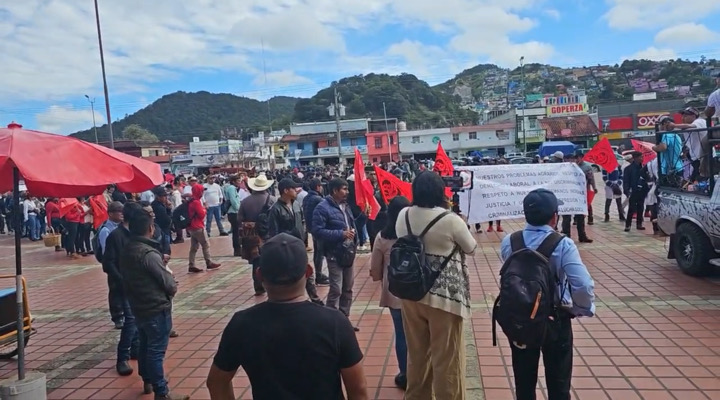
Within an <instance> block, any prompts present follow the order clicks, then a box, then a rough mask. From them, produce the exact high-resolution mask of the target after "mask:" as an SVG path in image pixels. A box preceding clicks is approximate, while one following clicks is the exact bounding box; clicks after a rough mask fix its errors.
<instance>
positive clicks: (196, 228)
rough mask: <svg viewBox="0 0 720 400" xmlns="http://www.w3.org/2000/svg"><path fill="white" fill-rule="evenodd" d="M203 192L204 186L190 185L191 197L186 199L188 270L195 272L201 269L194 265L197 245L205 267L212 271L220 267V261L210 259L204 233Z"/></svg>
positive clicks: (208, 243) (208, 245)
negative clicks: (188, 238)
mask: <svg viewBox="0 0 720 400" xmlns="http://www.w3.org/2000/svg"><path fill="white" fill-rule="evenodd" d="M204 193H205V188H204V187H203V186H202V185H200V184H198V183H196V184H194V185H193V186H192V198H190V200H189V201H188V205H187V209H188V218H189V221H190V223H189V224H188V227H187V232H188V234H190V253H189V254H188V272H189V273H191V274H195V273H198V272H202V271H203V270H202V269H200V268H198V267H196V266H195V255H196V254H197V251H198V247H200V248H202V253H203V258H204V259H205V268H207V270H208V271H212V270H215V269H218V268H220V263H216V262H214V261H213V260H212V256H211V255H210V241H209V240H208V237H207V234H206V233H205V217H206V216H207V211H206V210H205V206H203V204H202V201H201V199H202V198H203V194H204Z"/></svg>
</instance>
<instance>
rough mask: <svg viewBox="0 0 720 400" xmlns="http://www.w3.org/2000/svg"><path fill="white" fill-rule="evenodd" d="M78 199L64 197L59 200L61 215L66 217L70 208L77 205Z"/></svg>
mask: <svg viewBox="0 0 720 400" xmlns="http://www.w3.org/2000/svg"><path fill="white" fill-rule="evenodd" d="M77 205H78V201H77V199H75V198H72V197H69V198H62V199H59V200H58V208H60V216H61V217H64V216H65V214H67V213H68V212H69V211H70V210H72V209H73V208H74V207H77Z"/></svg>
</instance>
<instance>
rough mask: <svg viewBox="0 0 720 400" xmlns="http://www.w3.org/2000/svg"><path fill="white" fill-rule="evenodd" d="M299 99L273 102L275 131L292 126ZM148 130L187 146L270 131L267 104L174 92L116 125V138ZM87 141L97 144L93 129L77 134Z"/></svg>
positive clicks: (104, 133) (103, 132) (104, 135)
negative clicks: (195, 140)
mask: <svg viewBox="0 0 720 400" xmlns="http://www.w3.org/2000/svg"><path fill="white" fill-rule="evenodd" d="M297 101H298V99H297V98H293V97H273V98H272V99H270V116H271V117H272V119H273V127H272V128H273V129H280V128H282V127H283V126H287V125H288V124H289V119H290V117H291V116H292V114H293V110H294V108H295V103H296V102H297ZM132 125H136V126H139V127H142V128H144V129H146V130H147V131H148V132H150V133H151V134H153V135H155V136H156V137H157V138H158V139H160V140H172V141H175V142H178V143H187V142H189V141H191V140H192V137H193V136H197V137H200V139H201V140H206V139H218V138H220V131H221V130H225V129H232V128H235V129H237V130H238V132H240V130H242V131H244V132H257V131H258V130H267V129H268V105H267V102H264V101H258V100H254V99H249V98H246V97H240V96H235V95H232V94H226V93H209V92H204V91H203V92H196V93H186V92H175V93H172V94H168V95H165V96H163V97H161V98H160V99H158V100H156V101H155V102H153V103H152V104H150V105H149V106H147V107H145V108H143V109H141V110H139V111H137V112H135V113H134V114H131V115H126V116H125V117H124V118H122V119H120V120H118V121H116V122H113V134H114V136H115V138H120V137H122V132H123V130H125V128H127V127H128V126H132ZM98 135H99V136H100V141H105V140H107V139H108V138H107V126H105V125H103V126H102V127H98ZM72 136H75V137H79V138H81V139H84V140H95V135H94V133H93V130H92V128H90V129H88V130H85V131H80V132H76V133H74V134H73V135H72Z"/></svg>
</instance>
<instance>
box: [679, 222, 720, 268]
mask: <svg viewBox="0 0 720 400" xmlns="http://www.w3.org/2000/svg"><path fill="white" fill-rule="evenodd" d="M675 236H676V237H675V249H674V250H675V259H676V260H677V264H678V267H680V270H681V271H682V272H683V273H685V274H687V275H690V276H703V275H707V274H708V273H710V271H711V270H712V268H711V266H710V259H711V258H712V257H713V253H714V251H713V248H712V245H711V244H710V240H709V239H708V238H707V236H706V235H705V232H703V231H702V230H701V229H700V228H698V227H697V226H696V225H695V224H693V223H690V222H684V223H681V224H680V225H679V226H678V227H677V229H676V231H675Z"/></svg>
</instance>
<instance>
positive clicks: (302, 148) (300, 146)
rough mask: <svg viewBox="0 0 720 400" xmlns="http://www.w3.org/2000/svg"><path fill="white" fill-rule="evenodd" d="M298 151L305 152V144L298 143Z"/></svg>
mask: <svg viewBox="0 0 720 400" xmlns="http://www.w3.org/2000/svg"><path fill="white" fill-rule="evenodd" d="M297 149H298V150H305V143H298V144H297Z"/></svg>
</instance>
